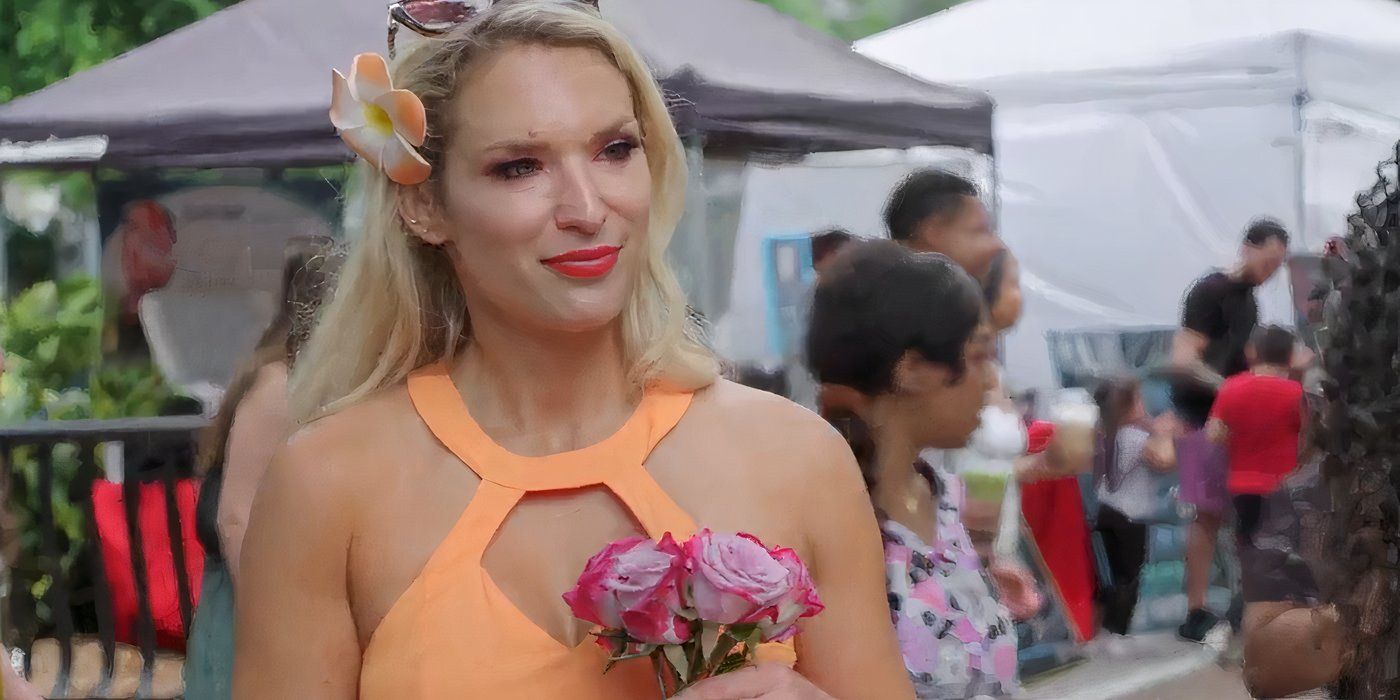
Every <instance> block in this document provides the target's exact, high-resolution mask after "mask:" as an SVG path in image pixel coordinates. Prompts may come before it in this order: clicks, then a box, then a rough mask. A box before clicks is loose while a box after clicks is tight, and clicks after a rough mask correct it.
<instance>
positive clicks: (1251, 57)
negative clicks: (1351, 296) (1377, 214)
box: [856, 0, 1400, 387]
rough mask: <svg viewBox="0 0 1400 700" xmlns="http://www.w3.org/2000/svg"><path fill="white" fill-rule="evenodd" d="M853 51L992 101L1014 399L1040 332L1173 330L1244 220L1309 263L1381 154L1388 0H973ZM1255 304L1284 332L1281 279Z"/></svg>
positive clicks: (1038, 365) (1396, 95)
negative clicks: (1279, 229)
mask: <svg viewBox="0 0 1400 700" xmlns="http://www.w3.org/2000/svg"><path fill="white" fill-rule="evenodd" d="M856 49H857V51H859V52H861V53H863V54H865V55H866V56H869V57H871V58H874V59H876V60H878V61H881V62H883V63H886V64H888V65H890V66H893V67H895V68H898V69H901V70H904V71H906V72H909V73H911V74H913V75H915V76H917V77H920V78H925V79H928V80H936V81H940V82H944V83H951V84H955V85H962V86H967V87H973V88H978V89H982V90H986V91H988V92H989V93H990V94H991V95H992V97H993V98H994V99H995V100H996V101H997V104H998V106H997V113H996V120H995V142H996V152H997V167H998V170H999V173H998V175H999V180H1000V182H1001V190H1000V201H1001V211H1000V215H999V225H1000V230H1001V233H1002V235H1003V236H1005V238H1006V239H1007V240H1008V243H1009V245H1010V246H1011V247H1012V248H1013V250H1015V251H1016V253H1017V255H1018V256H1019V257H1020V258H1021V260H1022V262H1023V270H1024V272H1023V283H1024V285H1025V287H1026V292H1027V307H1026V308H1027V314H1026V320H1025V322H1024V323H1023V325H1022V327H1020V328H1019V329H1018V330H1017V331H1016V332H1015V333H1013V334H1012V336H1011V337H1010V338H1009V340H1008V352H1009V354H1010V357H1009V359H1010V362H1009V363H1008V364H1009V371H1010V377H1011V380H1012V383H1013V384H1014V385H1016V386H1018V387H1030V386H1037V387H1044V386H1050V385H1052V384H1053V383H1054V381H1055V377H1054V374H1053V372H1052V368H1051V362H1050V356H1049V352H1048V351H1047V346H1046V341H1045V334H1046V333H1047V332H1049V331H1063V330H1071V329H1074V330H1079V329H1088V328H1104V327H1113V328H1123V327H1144V326H1145V327H1153V326H1158V327H1165V326H1171V325H1174V324H1175V323H1176V322H1177V320H1178V316H1179V308H1178V307H1179V304H1180V299H1181V296H1182V293H1183V292H1184V290H1185V289H1186V288H1187V287H1188V286H1189V285H1190V283H1191V281H1192V280H1193V279H1194V278H1196V277H1197V276H1199V275H1200V274H1202V273H1203V272H1204V271H1206V270H1207V269H1209V268H1212V267H1224V266H1227V265H1229V264H1230V263H1231V261H1232V260H1233V258H1234V256H1235V253H1236V251H1237V248H1238V245H1239V241H1240V237H1241V235H1242V233H1243V230H1244V228H1245V226H1246V225H1247V224H1248V222H1249V221H1250V220H1251V219H1253V218H1255V217H1259V216H1269V217H1273V218H1275V219H1278V220H1280V221H1282V222H1283V223H1284V224H1285V225H1286V226H1287V227H1288V228H1289V230H1290V231H1292V232H1293V233H1294V249H1295V252H1303V251H1307V252H1314V253H1315V252H1317V251H1319V250H1320V249H1321V246H1322V244H1323V243H1324V242H1325V241H1326V239H1327V238H1328V237H1330V236H1332V235H1336V234H1339V233H1341V232H1342V231H1343V229H1344V225H1345V216H1346V213H1347V212H1348V211H1349V210H1350V209H1351V208H1352V206H1353V198H1354V195H1355V193H1356V192H1357V191H1358V190H1360V189H1363V188H1365V187H1367V186H1369V185H1370V184H1371V183H1373V182H1374V181H1375V177H1376V176H1375V171H1374V168H1375V165H1376V164H1377V163H1378V162H1379V161H1381V160H1383V159H1384V158H1386V157H1387V156H1388V155H1389V154H1390V153H1391V148H1392V146H1393V144H1394V143H1395V142H1396V140H1397V139H1400V83H1397V82H1396V81H1395V80H1393V79H1391V78H1392V77H1393V76H1395V75H1400V3H1397V2H1393V1H1392V0H1327V2H1316V1H1315V0H1229V1H1228V2H1223V1H1221V0H1173V1H1172V2H1161V1H1160V0H1057V1H1055V2H1049V1H1048V0H974V1H973V2H970V3H967V4H965V5H960V6H958V7H956V8H953V9H951V10H948V11H945V12H941V13H938V14H935V15H932V16H930V17H927V18H924V19H922V20H918V21H916V22H913V23H911V24H908V25H905V26H903V27H899V28H896V29H892V30H890V31H887V32H884V33H881V34H878V35H875V36H873V37H870V38H868V39H865V40H863V41H860V42H858V43H857V44H856ZM1260 298H1261V311H1262V313H1263V317H1264V318H1265V319H1266V320H1272V321H1275V322H1283V323H1291V322H1292V321H1293V310H1292V306H1293V305H1292V299H1291V298H1290V289H1289V283H1288V280H1287V279H1286V275H1280V276H1279V278H1277V279H1275V281H1274V282H1273V283H1271V284H1270V285H1269V286H1267V287H1266V288H1265V289H1263V290H1261V293H1260Z"/></svg>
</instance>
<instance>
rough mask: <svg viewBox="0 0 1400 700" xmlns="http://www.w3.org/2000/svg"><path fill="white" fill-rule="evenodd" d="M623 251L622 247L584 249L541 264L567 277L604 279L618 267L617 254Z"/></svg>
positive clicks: (549, 259)
mask: <svg viewBox="0 0 1400 700" xmlns="http://www.w3.org/2000/svg"><path fill="white" fill-rule="evenodd" d="M621 251H622V248H621V247H620V246H598V247H596V248H583V249H580V250H572V251H569V252H567V253H564V254H563V255H556V256H554V257H552V258H547V259H545V260H541V261H540V262H541V263H543V264H544V265H546V266H547V267H549V268H550V269H551V270H554V271H555V272H558V273H559V274H561V275H564V276H565V277H574V278H579V279H590V278H594V277H602V276H603V275H606V274H608V273H609V272H611V271H612V269H613V267H614V266H616V265H617V254H618V253H619V252H621Z"/></svg>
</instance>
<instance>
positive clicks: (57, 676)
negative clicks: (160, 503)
mask: <svg viewBox="0 0 1400 700" xmlns="http://www.w3.org/2000/svg"><path fill="white" fill-rule="evenodd" d="M205 425H206V420H205V419H203V418H201V417H199V416H169V417H157V418H132V419H119V420H74V421H42V422H33V423H27V424H23V425H18V426H12V427H0V490H3V496H4V501H3V504H4V505H3V506H0V508H3V510H0V555H3V556H4V560H5V563H6V564H7V565H8V571H5V572H4V576H5V577H6V578H5V580H4V581H3V584H4V585H3V586H0V591H4V595H5V596H6V599H5V600H3V601H0V617H3V618H4V620H3V625H0V641H3V642H4V643H5V646H6V648H19V649H21V650H24V651H25V652H26V657H27V661H26V669H25V670H26V673H27V675H29V677H30V678H31V680H35V681H40V677H42V679H43V680H42V681H40V682H39V685H40V687H39V690H40V691H41V692H43V693H45V695H46V697H63V698H68V697H99V696H100V697H143V698H145V697H155V695H152V677H153V675H154V669H155V666H156V658H157V623H156V620H155V618H154V617H153V615H152V611H151V599H150V582H149V581H148V580H147V565H146V561H145V547H144V546H143V543H142V535H143V533H142V528H141V527H140V522H141V515H140V509H141V502H142V499H141V485H142V484H143V483H151V482H157V483H160V484H162V485H163V486H164V488H163V489H162V491H163V492H164V494H165V514H166V523H165V524H166V527H167V529H168V533H169V538H170V543H171V554H172V557H173V560H174V569H175V579H176V581H177V587H178V595H179V611H180V616H181V623H182V626H183V631H184V633H185V634H184V635H183V636H184V637H185V638H188V631H189V626H190V622H191V620H192V615H193V609H194V603H193V601H194V600H195V591H194V590H193V588H194V587H195V586H198V585H199V582H198V581H190V580H189V579H188V577H187V576H186V572H187V571H188V569H187V568H186V561H185V548H184V544H183V543H184V541H185V537H184V536H183V534H182V533H183V529H182V523H181V512H180V509H179V507H178V506H177V501H176V497H177V488H176V484H177V483H178V482H179V480H181V479H184V478H188V477H190V476H192V474H191V471H192V468H193V464H194V459H193V458H194V443H195V437H196V436H197V434H198V432H199V430H200V429H202V428H203V427H204V426H205ZM112 443H120V444H121V449H120V454H121V462H122V465H121V474H120V476H119V477H118V476H117V475H115V474H113V479H112V480H113V481H118V479H119V483H120V484H121V491H122V501H123V505H124V510H125V516H126V517H125V520H126V526H127V527H126V532H127V536H128V538H129V544H130V562H129V564H130V566H131V572H132V574H133V576H134V582H135V591H136V603H137V614H136V620H135V627H134V630H133V631H134V636H135V640H134V641H135V642H136V644H135V646H136V647H137V648H138V649H139V653H140V658H141V673H140V676H141V678H140V682H139V684H138V685H137V687H135V689H134V691H133V692H132V694H127V693H126V691H119V690H117V688H116V687H115V686H116V685H118V683H117V676H116V673H115V670H116V667H117V666H118V664H117V662H116V660H117V658H118V653H117V652H118V642H119V640H118V630H117V621H116V620H115V619H114V614H113V598H112V591H111V587H110V585H109V581H108V579H107V574H106V571H107V567H106V566H104V561H103V548H102V547H101V546H100V542H99V538H98V523H97V517H96V513H95V506H94V502H93V486H94V484H96V483H97V482H98V481H99V480H100V479H104V478H107V476H108V474H107V473H106V471H105V470H104V465H103V464H101V461H102V458H101V457H99V449H100V447H101V446H102V445H111V444H112ZM75 448H76V449H75ZM60 450H61V452H62V461H63V465H62V466H63V467H64V469H63V470H62V471H61V472H60V470H59V468H58V465H56V455H58V454H59V451H60ZM116 452H117V451H115V450H110V449H109V450H106V454H109V455H111V454H115V453H116ZM74 453H76V457H75V456H74ZM75 461H76V465H75V464H74V462H75ZM113 467H114V465H111V464H107V465H105V469H107V470H110V469H112V468H113ZM21 472H23V473H21ZM65 482H66V483H65ZM56 503H57V504H62V505H63V506H65V508H66V509H67V511H68V513H69V514H70V515H71V513H72V511H73V509H74V508H77V509H78V512H79V513H80V514H81V517H80V520H81V525H80V526H79V527H75V526H74V524H73V522H72V521H73V518H72V517H67V518H65V519H64V521H65V522H64V523H60V522H59V519H58V517H57V514H56V512H55V504H56ZM20 511H23V513H22V514H21V513H20ZM21 515H23V516H25V517H20V516H21ZM191 517H192V516H191ZM36 533H37V537H36ZM75 534H76V535H77V536H76V539H77V540H78V541H74V539H75V537H74V535H75ZM36 582H38V583H36ZM40 640H43V641H42V644H44V645H45V646H46V647H47V648H46V651H49V652H52V650H53V646H54V642H56V644H57V657H58V659H57V663H56V664H54V663H53V659H52V658H51V657H52V654H50V655H49V657H50V658H47V659H46V660H45V661H44V663H45V666H46V668H44V669H42V671H43V673H39V674H36V673H35V671H36V670H39V669H35V668H34V666H33V664H34V663H35V654H34V651H35V647H36V642H38V641H40ZM50 640H52V641H50ZM75 640H76V641H81V642H83V643H87V644H89V645H90V644H91V643H92V640H95V641H96V643H97V644H99V645H100V647H101V654H100V657H101V661H100V666H101V668H100V672H99V674H98V675H99V676H100V677H98V678H96V679H94V678H92V677H91V676H92V674H91V672H90V669H87V670H85V672H84V674H82V675H83V678H82V679H79V680H80V682H75V677H74V669H75V666H74V650H75ZM88 658H89V660H90V657H88ZM5 662H8V660H5ZM55 665H56V669H55V668H52V666H55ZM124 670H126V671H129V670H130V669H129V668H128V669H124ZM50 678H52V685H51V686H50V687H43V686H48V685H49V684H50V681H49V679H50ZM94 683H96V685H95V686H94ZM122 685H125V686H130V685H131V681H130V679H124V680H123V683H122ZM114 693H116V694H114ZM163 697H168V696H163Z"/></svg>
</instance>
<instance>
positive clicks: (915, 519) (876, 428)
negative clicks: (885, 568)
mask: <svg viewBox="0 0 1400 700" xmlns="http://www.w3.org/2000/svg"><path fill="white" fill-rule="evenodd" d="M873 418H874V420H875V421H876V422H874V423H871V425H870V428H871V430H872V431H873V434H874V437H875V445H876V447H875V465H874V478H875V485H874V486H873V487H872V488H871V490H870V500H871V502H872V503H874V505H875V508H876V509H878V510H879V511H881V512H882V513H884V514H885V516H886V517H888V518H890V519H892V520H894V521H895V522H898V523H900V524H901V525H904V526H905V527H908V528H909V529H911V530H913V531H915V532H917V533H919V534H920V536H922V537H929V536H931V535H932V533H931V532H924V530H926V529H930V528H932V527H933V523H934V522H935V521H934V520H933V518H932V514H933V513H934V512H936V508H937V504H936V503H935V499H934V494H933V488H932V486H931V485H930V484H929V483H928V480H927V479H925V478H924V477H923V475H921V474H919V473H918V471H916V470H915V469H914V462H915V460H917V459H918V457H919V449H920V448H919V446H918V445H916V444H915V443H914V441H913V440H910V439H909V438H908V437H907V436H906V435H905V434H904V432H903V431H902V430H901V429H900V428H899V426H898V424H897V423H896V422H894V421H888V420H880V419H879V417H878V416H874V417H873ZM867 422H868V423H869V422H870V420H867Z"/></svg>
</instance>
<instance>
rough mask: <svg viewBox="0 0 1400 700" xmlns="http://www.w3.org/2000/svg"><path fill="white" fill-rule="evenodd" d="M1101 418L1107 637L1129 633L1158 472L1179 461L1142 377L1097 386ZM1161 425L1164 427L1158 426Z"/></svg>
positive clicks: (1098, 471)
mask: <svg viewBox="0 0 1400 700" xmlns="http://www.w3.org/2000/svg"><path fill="white" fill-rule="evenodd" d="M1094 398H1095V400H1096V401H1097V402H1098V405H1099V410H1100V415H1101V423H1100V434H1099V449H1098V450H1097V454H1096V455H1095V460H1094V488H1095V493H1096V494H1097V498H1098V502H1099V512H1098V517H1097V518H1096V525H1095V529H1096V530H1097V531H1098V533H1099V537H1100V538H1101V540H1102V541H1103V544H1104V551H1105V554H1106V555H1107V558H1108V569H1109V574H1110V575H1111V580H1110V581H1109V582H1108V584H1109V585H1106V586H1104V587H1103V590H1101V591H1100V596H1101V600H1102V603H1103V611H1104V613H1103V628H1104V630H1105V631H1106V632H1108V633H1109V634H1110V635H1112V636H1109V637H1107V638H1106V639H1107V640H1114V639H1118V638H1121V637H1122V636H1123V635H1126V634H1128V630H1129V628H1130V627H1131V624H1132V620H1133V609H1134V608H1136V607H1137V600H1138V586H1139V582H1140V576H1141V572H1142V567H1143V565H1144V564H1145V563H1146V561H1147V524H1146V522H1147V521H1148V520H1150V519H1151V518H1152V516H1153V514H1155V513H1156V512H1157V511H1158V510H1160V508H1159V506H1158V504H1157V502H1156V501H1157V498H1158V492H1157V482H1156V479H1155V478H1154V472H1161V471H1168V470H1171V469H1172V468H1174V467H1175V466H1176V454H1175V450H1174V449H1173V443H1172V439H1171V434H1170V431H1169V430H1167V429H1166V426H1155V427H1154V426H1153V425H1152V424H1151V423H1149V419H1148V415H1147V408H1146V407H1145V406H1144V404H1143V400H1142V388H1141V385H1140V384H1139V383H1138V381H1137V380H1136V379H1132V378H1120V379H1113V380H1110V381H1107V382H1104V383H1103V385H1101V386H1100V387H1099V388H1098V390H1097V391H1096V392H1095V396H1094ZM1157 428H1161V429H1157Z"/></svg>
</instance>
